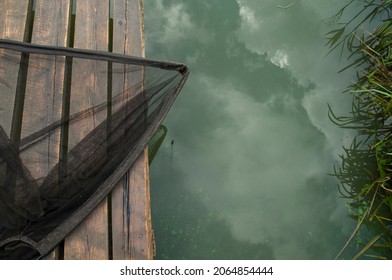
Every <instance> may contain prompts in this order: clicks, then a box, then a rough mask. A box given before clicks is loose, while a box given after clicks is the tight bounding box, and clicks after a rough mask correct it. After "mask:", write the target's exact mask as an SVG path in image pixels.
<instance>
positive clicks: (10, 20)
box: [0, 0, 29, 135]
mask: <svg viewBox="0 0 392 280" xmlns="http://www.w3.org/2000/svg"><path fill="white" fill-rule="evenodd" d="M28 6H29V1H28V0H20V1H11V0H0V38H3V39H12V40H17V41H23V38H24V31H25V25H26V19H27V12H28ZM10 59H12V61H13V62H14V63H12V64H10V63H7V62H6V60H7V58H6V57H5V55H4V51H2V50H0V77H1V80H0V81H3V82H0V93H1V104H0V120H1V125H2V126H3V128H4V130H5V132H6V133H7V134H8V135H10V134H11V124H12V116H13V111H14V103H15V93H16V87H17V79H18V71H19V61H20V56H19V57H18V56H14V57H12V58H10Z"/></svg>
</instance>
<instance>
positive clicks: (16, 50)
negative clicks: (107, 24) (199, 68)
mask: <svg viewBox="0 0 392 280" xmlns="http://www.w3.org/2000/svg"><path fill="white" fill-rule="evenodd" d="M188 75H189V72H188V68H187V67H186V66H185V65H183V64H175V63H169V62H161V61H154V60H148V59H143V58H138V57H130V56H125V55H120V54H113V53H107V52H99V51H89V50H80V49H72V48H62V47H51V46H40V45H33V44H26V43H20V42H14V41H9V40H0V258H1V259H34V258H40V257H42V256H45V255H46V254H48V253H49V252H50V251H51V250H52V249H53V248H55V247H56V245H58V244H59V243H60V242H61V241H62V240H63V239H64V238H65V237H66V236H67V235H68V234H69V233H70V232H71V231H72V230H73V229H74V228H75V227H76V226H77V225H78V224H79V223H80V222H81V221H82V220H83V219H84V218H85V217H86V216H87V215H88V214H89V213H90V212H91V211H92V210H93V209H94V208H95V207H96V206H97V205H98V204H99V202H100V201H102V200H103V199H104V198H105V197H106V196H107V195H108V194H109V193H110V191H111V190H112V189H113V187H114V186H115V185H116V183H117V182H118V181H119V180H120V179H121V178H122V176H123V175H124V174H125V173H126V172H127V171H128V170H129V169H130V168H131V166H132V164H133V163H134V161H135V160H136V159H137V158H138V156H139V155H140V154H141V153H142V151H143V150H144V148H145V147H146V146H147V144H148V142H149V140H150V139H151V138H152V136H153V135H154V133H155V131H156V130H157V129H158V128H159V126H160V125H161V123H162V120H163V119H164V117H165V115H166V114H167V112H168V111H169V109H170V107H171V105H172V104H173V102H174V100H175V98H176V96H177V95H178V93H179V91H180V90H181V88H182V87H183V85H184V83H185V81H186V79H187V77H188Z"/></svg>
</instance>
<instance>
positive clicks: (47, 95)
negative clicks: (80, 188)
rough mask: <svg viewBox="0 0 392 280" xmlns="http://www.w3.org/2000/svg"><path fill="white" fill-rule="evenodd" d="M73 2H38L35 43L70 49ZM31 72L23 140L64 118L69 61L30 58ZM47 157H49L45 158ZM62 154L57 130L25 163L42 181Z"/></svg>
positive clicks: (55, 254) (25, 157)
mask: <svg viewBox="0 0 392 280" xmlns="http://www.w3.org/2000/svg"><path fill="white" fill-rule="evenodd" d="M70 2H71V1H70V0H65V1H62V0H55V1H49V2H48V1H45V0H36V8H35V17H34V27H33V34H32V40H31V41H32V43H36V44H43V45H54V46H67V40H68V36H67V35H68V26H69V18H70V8H71V7H70V4H71V3H70ZM48 23H51V24H48ZM29 69H30V70H29V72H28V76H27V85H26V93H25V106H24V112H23V115H24V117H23V123H22V131H23V133H22V138H23V137H25V136H28V135H30V134H31V133H33V132H34V131H36V130H37V129H41V128H44V127H46V126H48V125H50V124H51V123H53V122H55V121H58V120H60V119H61V112H62V99H63V90H64V70H65V58H64V57H56V58H54V57H47V56H43V55H30V59H29ZM44 154H47V156H45V157H43V156H42V155H44ZM59 154H60V131H56V132H55V133H53V134H51V135H50V136H49V138H48V139H47V140H45V141H42V142H40V143H39V144H38V145H35V146H34V149H31V150H27V151H26V152H25V153H24V154H23V160H24V162H26V167H27V168H28V169H29V170H30V173H31V175H32V176H33V177H34V178H36V179H39V178H43V177H45V176H47V174H48V173H49V171H50V170H51V169H52V168H53V167H54V166H55V164H56V163H57V162H58V160H59ZM58 255H59V252H58V251H57V250H55V251H53V252H52V254H51V255H50V256H49V257H48V258H50V259H53V258H54V259H56V258H58Z"/></svg>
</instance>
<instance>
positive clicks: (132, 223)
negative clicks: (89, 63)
mask: <svg viewBox="0 0 392 280" xmlns="http://www.w3.org/2000/svg"><path fill="white" fill-rule="evenodd" d="M143 36H144V32H143V7H142V1H139V0H114V11H113V52H117V53H124V54H128V55H135V56H144V37H143ZM116 71H118V69H116ZM142 79H143V71H142V69H139V71H132V72H127V71H126V70H125V69H124V73H123V75H118V72H117V73H116V75H114V76H113V94H116V93H119V92H124V93H126V94H129V95H132V94H135V92H129V90H128V91H127V89H128V88H130V87H131V86H132V85H134V84H136V83H139V82H140V81H142ZM151 228H152V226H151V213H150V194H149V172H148V153H147V150H145V152H144V153H143V154H142V155H141V156H140V157H139V158H138V160H137V161H136V162H135V163H134V165H133V167H132V169H131V170H130V171H129V173H128V174H127V176H126V177H125V178H124V180H122V181H121V182H120V183H119V184H118V185H117V186H116V188H115V189H114V190H113V192H112V239H113V244H112V247H113V259H152V257H153V256H152V254H153V253H152V251H153V250H152V230H151Z"/></svg>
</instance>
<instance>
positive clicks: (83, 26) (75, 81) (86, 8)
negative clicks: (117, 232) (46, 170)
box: [64, 0, 109, 259]
mask: <svg viewBox="0 0 392 280" xmlns="http://www.w3.org/2000/svg"><path fill="white" fill-rule="evenodd" d="M108 25H109V0H104V1H103V0H78V1H77V2H76V23H75V39H74V47H75V48H84V49H94V50H104V51H107V50H108ZM106 71H107V63H105V62H102V61H97V62H92V61H85V60H80V59H79V60H77V59H74V60H73V66H72V85H71V101H70V113H71V114H72V113H74V112H76V111H80V110H83V109H86V108H89V107H92V106H94V105H98V104H100V103H103V102H106V101H107V74H106ZM105 117H106V112H103V113H102V114H101V115H99V116H95V117H94V118H91V119H87V120H85V121H82V122H78V124H77V127H72V126H70V131H69V136H70V137H69V149H71V148H72V147H73V146H74V145H75V143H76V142H77V141H79V140H80V139H82V138H83V137H84V136H86V135H87V133H88V132H90V131H91V130H92V129H93V128H94V127H96V126H97V125H99V123H101V122H102V121H103V120H104V118H105ZM107 207H108V206H107V200H105V201H103V202H102V203H101V204H100V205H99V206H98V207H97V208H96V209H95V210H94V211H93V212H92V213H91V214H90V216H89V217H87V218H86V219H85V220H84V221H83V223H82V224H81V225H80V226H78V227H77V228H76V229H75V230H74V231H73V232H72V233H71V234H70V235H69V236H68V237H67V238H66V239H65V243H64V259H108V257H109V241H108V240H109V238H108V208H107Z"/></svg>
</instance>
